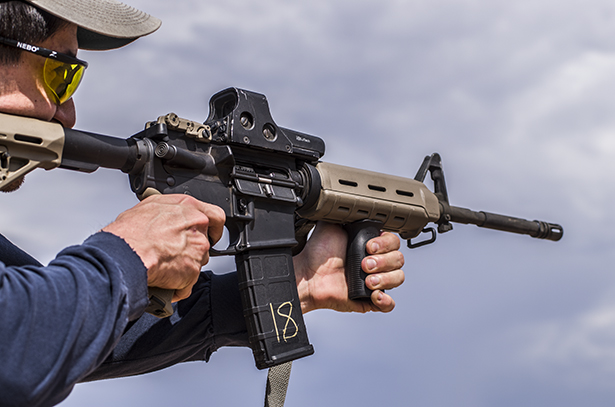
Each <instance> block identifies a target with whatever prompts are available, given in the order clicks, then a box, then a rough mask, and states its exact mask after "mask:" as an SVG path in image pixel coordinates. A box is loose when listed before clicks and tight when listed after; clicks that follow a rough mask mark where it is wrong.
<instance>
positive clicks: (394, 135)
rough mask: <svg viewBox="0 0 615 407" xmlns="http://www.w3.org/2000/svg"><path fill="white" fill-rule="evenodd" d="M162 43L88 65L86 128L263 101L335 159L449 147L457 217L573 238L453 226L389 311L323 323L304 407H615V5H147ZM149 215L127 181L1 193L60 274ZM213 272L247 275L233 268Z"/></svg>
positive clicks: (226, 367) (239, 378) (124, 128)
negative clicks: (83, 245) (478, 216)
mask: <svg viewBox="0 0 615 407" xmlns="http://www.w3.org/2000/svg"><path fill="white" fill-rule="evenodd" d="M130 4H131V5H134V6H136V7H138V8H141V9H144V10H146V11H148V12H150V13H151V14H154V15H156V16H158V17H160V18H161V19H162V20H163V26H162V28H161V29H160V30H159V31H158V32H157V33H155V34H154V35H152V36H150V37H148V38H145V39H141V40H139V41H137V42H136V43H135V44H132V45H130V46H128V47H126V48H124V49H121V50H118V51H112V52H100V53H94V52H83V53H81V54H80V56H81V57H82V58H84V59H86V60H88V61H89V62H90V68H89V69H88V71H87V73H86V77H85V81H84V84H83V85H82V88H81V89H80V90H79V92H78V94H77V95H76V97H75V100H76V102H77V105H78V122H77V126H76V127H77V128H78V129H82V130H89V131H93V132H98V133H104V134H110V135H115V136H118V137H128V136H129V135H131V134H133V133H136V132H137V131H139V130H141V129H142V127H143V125H144V123H145V122H146V121H148V120H154V119H155V118H156V117H158V116H159V115H162V114H166V113H168V112H171V111H173V112H175V113H177V114H179V115H180V116H182V117H187V118H190V119H193V120H198V121H202V120H204V119H205V118H206V117H207V113H208V105H207V101H208V99H209V97H210V96H211V95H212V94H214V93H216V92H218V91H219V90H221V89H224V88H226V87H229V86H236V87H240V88H245V89H249V90H253V91H257V92H259V93H263V94H265V95H267V97H268V100H269V105H270V107H271V111H272V114H273V117H274V119H275V120H276V122H277V124H278V125H281V126H283V127H288V128H292V129H296V130H299V131H302V132H305V133H310V134H314V135H317V136H320V137H322V138H323V139H324V140H325V141H326V144H327V153H326V155H325V157H324V160H325V161H328V162H333V163H338V164H344V165H349V166H353V167H361V168H365V169H368V170H372V171H380V172H386V173H390V174H395V175H399V176H405V177H413V176H414V174H415V173H416V170H417V169H418V167H419V165H420V163H421V161H422V159H423V157H424V156H425V155H429V154H431V153H433V152H436V151H437V152H439V153H440V154H441V155H442V158H443V165H444V170H445V173H446V177H447V184H448V190H449V196H450V201H451V204H453V205H457V206H463V207H468V208H472V209H475V210H487V211H491V212H499V213H504V214H508V215H514V216H518V217H524V218H530V219H542V220H547V221H551V222H557V223H561V224H562V225H563V226H564V229H565V237H564V239H563V240H562V241H561V242H558V243H553V242H547V241H540V240H536V239H532V238H530V237H526V236H513V235H508V234H505V233H500V232H494V231H489V230H482V229H479V228H476V227H474V226H464V225H458V226H455V229H454V231H452V232H450V233H447V234H445V235H440V236H439V237H438V241H437V242H436V244H434V245H431V246H428V247H424V248H420V249H416V250H413V251H410V250H409V249H404V255H405V258H406V266H405V268H404V269H405V271H406V283H405V284H404V285H403V286H402V287H400V288H398V289H396V290H394V291H392V293H393V294H394V298H395V299H396V302H397V307H396V309H395V311H394V312H392V313H391V314H387V315H376V314H372V315H349V314H336V313H333V312H328V311H317V312H314V313H311V314H309V315H307V317H306V323H307V328H308V332H309V335H310V340H311V342H312V344H313V345H314V347H315V350H316V353H315V355H314V356H311V357H309V358H306V359H303V360H300V361H297V362H296V363H295V364H294V366H293V373H292V376H291V382H290V386H289V391H288V397H287V405H288V406H314V405H323V406H328V405H331V406H333V405H356V406H371V405H376V404H380V405H390V406H408V405H413V406H426V407H437V406H447V407H448V406H472V407H482V406H485V407H487V406H489V407H491V406H520V405H522V406H546V405H557V406H560V407H563V406H579V405H581V404H582V405H591V406H607V405H608V406H611V405H613V402H614V401H615V270H613V264H614V261H615V254H614V252H613V250H612V246H613V243H614V240H615V220H614V219H613V216H612V210H611V206H612V202H615V190H614V187H613V182H612V177H613V174H615V3H613V2H612V1H606V0H582V1H581V0H565V1H555V0H518V1H515V2H510V1H506V2H505V1H499V0H489V1H488V0H454V1H453V0H430V1H425V0H416V1H403V0H361V1H356V0H354V1H353V0H334V1H326V0H310V1H302V2H301V1H288V0H287V1H282V0H259V1H248V0H225V1H219V2H213V1H197V0H176V1H172V2H170V1H162V0H134V1H131V2H130ZM135 203H136V198H134V197H133V196H132V195H131V193H130V190H129V188H128V185H127V180H126V179H125V175H123V174H121V173H118V172H113V171H104V170H101V171H98V172H96V173H94V174H90V175H87V174H77V173H72V172H69V171H64V170H55V171H51V172H45V171H42V170H37V171H35V172H34V173H32V174H31V175H29V176H28V182H27V183H26V185H25V186H24V187H23V188H22V190H20V191H19V192H18V193H15V194H11V195H3V196H2V203H1V207H2V208H3V209H2V210H1V211H0V225H2V232H3V234H5V235H6V236H7V237H9V238H10V239H12V240H13V241H15V242H16V243H18V244H19V245H21V246H22V247H23V248H24V249H26V250H28V251H29V252H31V253H32V254H33V255H35V256H36V257H37V258H39V259H40V260H41V261H43V262H47V261H49V260H50V259H52V258H53V256H54V255H55V253H57V252H58V251H59V250H61V249H62V248H63V247H65V246H67V245H70V244H75V243H79V242H81V241H82V240H83V239H85V238H86V237H87V236H88V235H89V234H91V233H93V232H95V231H96V230H97V229H99V228H100V227H102V226H104V225H105V224H107V223H109V222H111V221H112V220H113V219H114V218H115V216H116V215H117V214H118V213H120V212H121V211H122V210H124V209H127V208H129V207H130V206H132V205H134V204H135ZM211 267H212V268H213V269H214V270H215V271H216V272H220V273H221V272H226V271H229V270H231V269H232V267H233V266H232V262H231V261H229V260H228V259H227V260H218V261H217V262H216V263H214V264H212V265H211ZM265 378H266V372H262V371H258V370H257V369H256V368H255V367H254V363H253V359H252V355H251V352H250V351H249V350H248V349H222V350H221V351H219V352H217V353H216V354H215V355H214V356H213V357H212V359H211V361H210V362H209V363H207V364H205V363H191V364H186V365H183V366H176V367H173V368H170V369H167V370H166V371H163V372H159V373H155V374H150V375H146V376H142V377H139V378H130V379H120V380H111V381H106V382H98V383H89V384H83V385H78V386H77V388H76V389H75V391H74V392H73V394H72V395H71V396H70V397H69V398H68V399H67V400H66V401H65V402H64V403H63V404H62V406H64V407H76V406H84V405H87V406H94V407H98V406H101V407H102V406H109V405H116V406H142V405H148V406H152V407H155V406H169V405H172V404H173V405H177V404H180V405H211V406H224V405H229V406H230V405H241V406H260V405H262V399H263V394H264V386H265Z"/></svg>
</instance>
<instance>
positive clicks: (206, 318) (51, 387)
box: [0, 232, 248, 406]
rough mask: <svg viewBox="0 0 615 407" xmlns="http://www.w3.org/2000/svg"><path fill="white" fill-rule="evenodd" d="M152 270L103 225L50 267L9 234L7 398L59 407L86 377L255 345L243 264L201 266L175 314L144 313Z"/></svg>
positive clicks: (1, 249) (3, 399)
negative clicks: (235, 268) (235, 267)
mask: <svg viewBox="0 0 615 407" xmlns="http://www.w3.org/2000/svg"><path fill="white" fill-rule="evenodd" d="M146 305H147V270H146V269H145V266H144V265H143V263H142V262H141V259H140V258H139V256H138V255H137V254H136V253H134V251H133V250H132V249H131V248H130V246H128V245H127V244H126V243H125V242H124V241H123V240H122V239H120V238H119V237H117V236H115V235H113V234H110V233H105V232H100V233H97V234H95V235H93V236H91V237H90V238H88V239H87V240H86V241H85V242H84V243H83V244H81V245H78V246H72V247H69V248H66V249H64V250H63V251H62V252H60V253H59V254H58V255H57V257H56V258H55V259H54V260H53V261H51V262H50V263H49V265H48V266H46V267H45V266H42V265H41V264H40V263H39V262H37V261H36V260H35V259H33V258H32V257H31V256H29V255H28V254H26V253H25V252H23V251H22V250H20V249H19V248H17V247H16V246H14V245H13V244H12V243H10V242H9V241H8V240H7V239H6V238H4V237H3V236H2V235H0V323H1V324H2V325H1V326H2V328H1V329H0V361H1V362H0V363H1V364H0V389H2V390H1V391H0V405H2V406H52V405H55V404H57V403H59V402H60V401H62V400H63V399H65V398H66V397H67V396H68V394H69V393H70V391H71V390H72V388H73V386H74V385H75V384H76V383H77V382H80V381H90V380H97V379H104V378H112V377H122V376H130V375H135V374H140V373H146V372H151V371H154V370H158V369H162V368H164V367H167V366H171V365H173V364H176V363H180V362H184V361H191V360H208V359H209V357H210V355H211V354H212V353H213V352H214V351H215V350H217V349H218V348H220V347H222V346H248V338H247V332H246V327H245V322H244V319H243V313H242V306H241V300H240V296H239V291H238V288H237V277H236V274H235V273H229V274H225V275H215V274H212V273H210V272H205V273H201V276H200V278H199V281H198V283H197V284H196V285H195V286H194V287H193V294H192V295H191V296H190V298H188V299H186V300H184V301H181V302H179V303H178V304H176V305H175V313H174V315H173V316H171V317H170V318H167V319H158V318H156V317H153V316H151V315H149V314H143V310H144V309H145V307H146Z"/></svg>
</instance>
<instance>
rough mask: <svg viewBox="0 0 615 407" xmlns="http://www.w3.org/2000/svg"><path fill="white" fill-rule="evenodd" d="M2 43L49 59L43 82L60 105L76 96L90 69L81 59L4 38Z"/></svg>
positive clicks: (44, 69) (45, 67)
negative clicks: (85, 73) (87, 70)
mask: <svg viewBox="0 0 615 407" xmlns="http://www.w3.org/2000/svg"><path fill="white" fill-rule="evenodd" d="M0 43H1V44H4V45H8V46H9V47H14V48H18V49H20V50H22V51H27V52H31V53H32V54H36V55H40V56H42V57H44V58H47V60H46V61H45V65H44V67H43V82H44V83H45V86H46V88H47V91H48V92H49V94H50V95H51V96H52V97H54V99H55V103H56V104H58V105H61V104H62V103H64V102H66V101H67V100H68V99H70V98H71V97H72V96H73V95H74V94H75V91H76V90H77V87H78V86H79V83H80V82H81V78H83V72H84V71H85V69H86V68H87V67H88V63H87V62H85V61H82V60H81V59H78V58H75V57H72V56H70V55H66V54H62V53H61V52H57V51H52V50H50V49H47V48H43V47H39V46H38V45H31V44H26V43H24V42H20V41H15V40H12V39H10V38H4V37H0Z"/></svg>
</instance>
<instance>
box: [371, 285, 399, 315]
mask: <svg viewBox="0 0 615 407" xmlns="http://www.w3.org/2000/svg"><path fill="white" fill-rule="evenodd" d="M372 304H373V307H374V309H373V311H380V312H391V311H393V308H395V301H393V298H391V296H390V295H388V294H386V293H383V292H382V291H380V290H376V291H374V292H373V293H372Z"/></svg>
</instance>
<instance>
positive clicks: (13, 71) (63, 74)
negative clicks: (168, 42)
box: [0, 0, 160, 127]
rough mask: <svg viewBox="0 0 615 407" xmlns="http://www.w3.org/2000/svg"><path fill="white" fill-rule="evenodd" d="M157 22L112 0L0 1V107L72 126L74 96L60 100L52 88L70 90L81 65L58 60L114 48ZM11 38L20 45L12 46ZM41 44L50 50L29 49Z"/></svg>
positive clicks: (76, 80) (140, 34)
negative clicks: (79, 51)
mask: <svg viewBox="0 0 615 407" xmlns="http://www.w3.org/2000/svg"><path fill="white" fill-rule="evenodd" d="M159 26H160V21H159V20H158V19H156V18H154V17H152V16H150V15H148V14H146V13H143V12H142V11H139V10H136V9H134V8H132V7H129V6H127V5H125V4H122V3H119V2H117V1H115V0H23V1H7V0H0V37H3V38H5V39H8V40H7V41H5V42H4V44H0V111H1V112H4V113H12V114H19V115H23V116H29V117H35V118H39V119H42V120H56V121H58V122H60V123H61V124H62V125H63V126H65V127H72V126H73V125H74V123H75V109H74V104H73V101H72V99H70V95H69V94H68V95H65V96H68V97H65V98H64V99H66V100H63V99H61V98H60V97H58V95H57V92H55V91H54V89H53V88H54V87H55V88H57V89H63V90H66V86H68V87H69V88H68V89H69V90H70V91H72V90H74V88H75V85H76V84H78V80H79V78H80V75H81V74H82V71H83V68H84V66H83V64H81V66H80V65H79V63H78V62H75V63H74V64H68V65H66V64H64V65H63V63H62V62H61V61H60V62H58V61H57V60H58V59H63V60H64V61H66V60H69V61H70V60H71V57H73V58H74V57H76V54H77V50H78V49H79V48H81V49H89V50H106V49H113V48H118V47H121V46H124V45H126V44H128V43H130V42H132V41H134V40H136V39H137V38H139V37H141V36H143V35H147V34H150V33H151V32H153V31H155V30H156V29H157V28H158V27H159ZM11 40H12V41H17V42H18V44H17V45H10V41H11ZM39 47H41V48H46V49H49V50H51V51H54V52H52V53H48V54H47V56H43V55H42V54H41V52H38V53H36V52H35V53H33V52H31V51H33V50H36V51H39ZM56 53H61V54H65V55H66V56H60V57H61V58H58V56H57V54H56ZM52 59H53V60H55V61H52V62H50V61H49V60H52ZM54 63H55V64H56V65H54V66H52V67H50V65H52V64H54ZM56 68H57V69H56ZM53 69H55V72H59V74H58V73H55V74H54V73H53V72H54V71H53ZM58 69H59V70H58ZM50 73H51V74H50ZM75 73H78V75H74V74H75ZM50 75H54V77H53V79H50ZM58 80H61V81H63V82H66V83H65V84H58V83H57V81H58ZM53 81H56V82H55V83H52V82H53ZM71 81H72V82H71Z"/></svg>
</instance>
